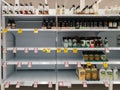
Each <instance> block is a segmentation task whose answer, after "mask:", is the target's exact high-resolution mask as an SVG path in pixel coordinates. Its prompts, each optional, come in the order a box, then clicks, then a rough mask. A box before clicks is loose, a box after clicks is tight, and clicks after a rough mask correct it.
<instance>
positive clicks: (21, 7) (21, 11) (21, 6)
mask: <svg viewBox="0 0 120 90" xmlns="http://www.w3.org/2000/svg"><path fill="white" fill-rule="evenodd" d="M23 6H24V5H23V4H20V11H19V12H20V14H23Z"/></svg>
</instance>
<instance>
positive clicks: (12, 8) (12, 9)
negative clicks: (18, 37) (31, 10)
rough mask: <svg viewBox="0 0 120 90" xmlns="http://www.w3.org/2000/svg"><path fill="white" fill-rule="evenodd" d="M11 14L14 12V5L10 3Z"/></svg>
mask: <svg viewBox="0 0 120 90" xmlns="http://www.w3.org/2000/svg"><path fill="white" fill-rule="evenodd" d="M8 9H9V14H14V5H13V4H11V3H10V6H9V7H8Z"/></svg>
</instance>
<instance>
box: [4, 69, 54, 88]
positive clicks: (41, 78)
mask: <svg viewBox="0 0 120 90" xmlns="http://www.w3.org/2000/svg"><path fill="white" fill-rule="evenodd" d="M35 81H37V82H38V84H48V83H49V82H52V83H53V84H55V83H56V73H55V71H17V72H15V73H13V74H11V75H10V76H9V77H8V79H6V80H5V83H6V82H10V85H16V83H17V82H20V83H21V86H32V85H33V84H34V82H35Z"/></svg>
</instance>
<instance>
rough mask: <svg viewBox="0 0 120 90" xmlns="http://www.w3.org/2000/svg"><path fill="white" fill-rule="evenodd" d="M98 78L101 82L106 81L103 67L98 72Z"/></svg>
mask: <svg viewBox="0 0 120 90" xmlns="http://www.w3.org/2000/svg"><path fill="white" fill-rule="evenodd" d="M99 78H100V80H101V81H105V80H106V70H105V68H103V67H102V68H101V69H100V70H99Z"/></svg>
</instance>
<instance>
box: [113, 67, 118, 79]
mask: <svg viewBox="0 0 120 90" xmlns="http://www.w3.org/2000/svg"><path fill="white" fill-rule="evenodd" d="M113 79H114V80H118V69H117V67H115V68H114V69H113Z"/></svg>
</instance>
